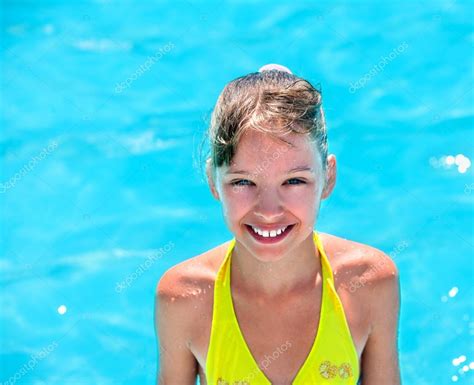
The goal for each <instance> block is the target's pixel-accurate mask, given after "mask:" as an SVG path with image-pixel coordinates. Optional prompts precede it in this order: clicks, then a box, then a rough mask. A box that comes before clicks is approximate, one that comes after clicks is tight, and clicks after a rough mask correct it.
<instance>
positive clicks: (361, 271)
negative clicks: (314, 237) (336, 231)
mask: <svg viewBox="0 0 474 385" xmlns="http://www.w3.org/2000/svg"><path fill="white" fill-rule="evenodd" d="M321 241H322V243H323V246H324V249H325V251H326V254H327V256H328V259H329V261H330V264H331V267H332V268H333V273H334V275H335V277H336V276H339V277H338V279H339V280H340V281H341V283H344V284H345V285H346V286H347V285H349V287H348V289H349V290H350V291H355V290H357V289H360V288H362V287H366V288H367V289H368V290H370V291H372V290H373V289H374V288H376V287H378V286H380V285H387V284H389V283H390V282H394V281H397V280H398V278H399V277H398V275H399V273H398V268H397V266H396V263H395V261H394V260H393V259H392V258H391V257H390V256H389V255H387V254H386V253H385V252H383V251H382V250H380V249H377V248H375V247H373V246H370V245H367V244H363V243H360V242H356V241H353V240H349V239H346V238H341V237H337V236H335V235H331V234H327V233H322V234H321Z"/></svg>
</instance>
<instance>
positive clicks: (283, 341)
mask: <svg viewBox="0 0 474 385" xmlns="http://www.w3.org/2000/svg"><path fill="white" fill-rule="evenodd" d="M211 292H212V291H211ZM232 297H233V304H234V310H235V314H236V319H237V320H238V323H239V328H240V331H241V333H242V336H243V338H244V340H245V343H246V345H247V346H248V349H249V350H250V352H251V354H252V356H253V358H254V360H255V362H257V363H265V362H267V363H270V362H274V361H272V360H270V359H269V358H270V357H275V356H278V361H277V362H278V364H268V365H266V364H264V365H263V368H262V372H263V373H264V374H265V376H266V377H267V378H268V379H269V380H270V381H271V382H272V383H273V384H291V381H292V379H293V378H294V377H295V376H296V374H297V373H298V370H299V369H300V368H301V366H302V365H303V363H304V361H305V359H306V357H307V356H308V355H309V353H310V351H311V348H312V346H313V344H314V341H315V339H316V335H317V332H318V330H319V321H320V310H321V287H320V286H319V287H315V288H314V289H313V290H311V291H309V292H306V293H304V295H299V296H296V297H293V298H286V299H281V300H280V301H271V302H268V301H265V300H263V299H259V298H256V297H254V298H247V296H245V295H239V293H237V292H234V293H233V296H232ZM340 297H341V301H342V302H343V305H344V309H345V312H346V318H347V322H348V325H349V328H350V330H351V333H352V336H353V339H354V343H355V346H356V349H357V352H358V355H359V357H360V355H361V352H362V350H363V347H364V345H365V341H366V339H367V334H368V324H365V322H364V319H363V317H359V315H360V314H361V311H360V309H357V305H356V303H355V302H354V301H353V299H354V298H350V297H349V296H347V295H343V294H341V296H340ZM351 299H352V301H351ZM204 303H205V306H204V308H203V309H202V311H203V313H202V314H201V317H199V323H197V324H196V333H195V334H194V335H195V338H194V339H193V341H192V349H193V353H194V355H195V357H196V360H197V361H198V364H199V373H200V377H201V384H205V383H206V382H205V376H204V368H205V367H206V360H207V352H208V349H209V340H210V332H211V325H212V298H209V301H204ZM283 352H287V353H286V354H285V353H283Z"/></svg>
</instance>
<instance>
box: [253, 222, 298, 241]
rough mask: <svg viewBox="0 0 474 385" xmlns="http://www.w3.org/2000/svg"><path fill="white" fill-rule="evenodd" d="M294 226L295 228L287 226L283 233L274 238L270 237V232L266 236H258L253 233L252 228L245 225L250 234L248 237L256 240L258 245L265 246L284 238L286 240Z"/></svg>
mask: <svg viewBox="0 0 474 385" xmlns="http://www.w3.org/2000/svg"><path fill="white" fill-rule="evenodd" d="M294 226H295V225H294V224H292V225H288V226H287V227H286V228H285V230H284V231H283V232H281V233H280V234H276V235H275V236H273V237H272V236H271V235H270V232H268V233H266V235H268V236H264V235H260V234H258V233H256V232H255V231H254V229H253V228H252V226H250V225H247V224H246V225H245V227H246V228H247V230H248V232H249V233H250V235H252V237H253V238H254V239H255V240H257V241H258V242H260V243H267V244H268V243H276V242H280V241H281V240H283V239H284V238H286V237H287V236H288V234H289V233H290V232H291V230H292V229H293V227H294Z"/></svg>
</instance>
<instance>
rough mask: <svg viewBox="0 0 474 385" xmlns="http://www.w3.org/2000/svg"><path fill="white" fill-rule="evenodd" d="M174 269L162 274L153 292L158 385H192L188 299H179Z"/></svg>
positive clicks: (194, 370)
mask: <svg viewBox="0 0 474 385" xmlns="http://www.w3.org/2000/svg"><path fill="white" fill-rule="evenodd" d="M179 282H180V279H179V276H177V274H176V270H175V269H174V268H172V269H170V270H168V271H167V272H165V274H164V275H163V277H162V278H161V279H160V281H159V282H158V285H157V287H156V291H155V315H154V324H155V334H156V337H157V344H158V355H159V364H158V365H159V369H158V372H157V379H156V383H157V384H158V385H195V383H196V376H197V361H196V358H195V357H194V355H193V354H192V352H191V350H190V345H189V336H190V326H191V322H190V318H191V317H190V316H189V299H188V298H187V297H186V296H185V295H180V286H181V285H180V283H179Z"/></svg>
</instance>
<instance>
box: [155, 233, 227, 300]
mask: <svg viewBox="0 0 474 385" xmlns="http://www.w3.org/2000/svg"><path fill="white" fill-rule="evenodd" d="M227 244H228V242H226V243H223V244H221V245H218V246H216V247H215V248H213V249H211V250H208V251H206V252H204V253H202V254H199V255H197V256H195V257H192V258H188V259H186V260H184V261H182V262H180V263H178V264H176V265H174V266H172V267H170V268H169V269H168V270H166V271H165V272H164V273H163V275H162V276H161V278H160V279H159V281H158V284H157V287H156V294H157V296H159V297H160V298H162V299H163V300H165V301H172V302H175V301H179V302H180V303H184V304H186V303H189V302H191V301H192V300H193V299H196V298H197V297H203V296H205V295H206V294H207V293H208V292H209V291H210V289H211V288H212V286H213V284H214V280H215V274H216V271H217V269H218V267H219V263H220V260H221V259H222V257H221V256H222V250H223V249H224V248H225V247H226V246H227Z"/></svg>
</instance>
